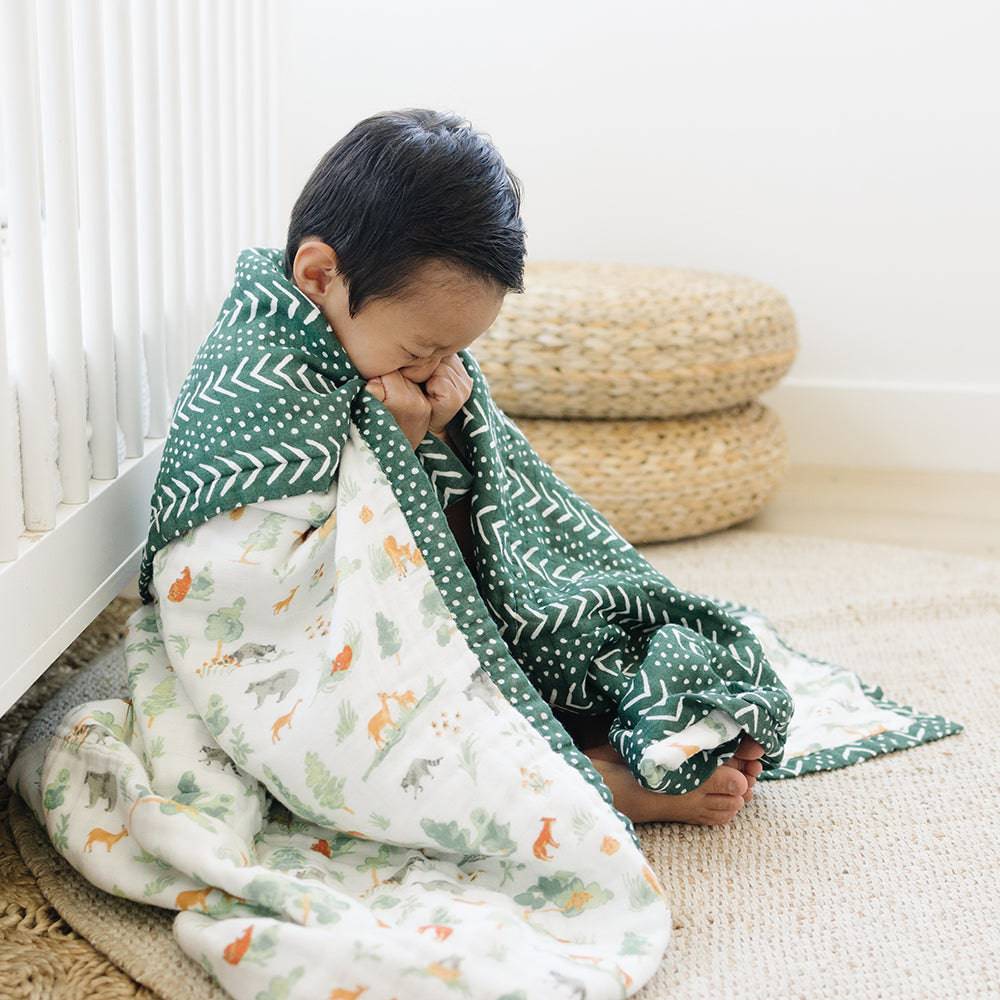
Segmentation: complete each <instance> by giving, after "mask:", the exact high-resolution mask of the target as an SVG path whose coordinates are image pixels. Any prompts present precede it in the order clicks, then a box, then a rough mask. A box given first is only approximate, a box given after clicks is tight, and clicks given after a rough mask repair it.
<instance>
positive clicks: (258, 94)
mask: <svg viewBox="0 0 1000 1000" xmlns="http://www.w3.org/2000/svg"><path fill="white" fill-rule="evenodd" d="M249 14H250V42H249V45H248V51H247V59H248V60H249V65H250V73H249V80H248V85H247V92H248V94H249V106H250V129H249V132H250V163H249V176H250V219H251V229H250V233H251V235H250V244H251V245H252V246H266V245H267V238H266V236H265V232H266V226H265V222H264V211H265V209H264V206H265V199H264V191H265V190H266V185H267V131H266V125H267V116H266V115H265V113H264V112H265V107H266V105H265V104H264V81H265V79H266V76H267V73H266V59H267V51H266V49H265V47H264V4H263V0H250V9H249Z"/></svg>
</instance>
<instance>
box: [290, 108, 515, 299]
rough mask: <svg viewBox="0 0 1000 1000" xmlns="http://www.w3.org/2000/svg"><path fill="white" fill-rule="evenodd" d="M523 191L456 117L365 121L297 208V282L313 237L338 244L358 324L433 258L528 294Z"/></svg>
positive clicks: (489, 147)
mask: <svg viewBox="0 0 1000 1000" xmlns="http://www.w3.org/2000/svg"><path fill="white" fill-rule="evenodd" d="M520 210H521V183H520V181H519V180H518V178H517V177H516V176H515V175H514V174H513V173H512V172H511V171H510V170H509V169H508V168H507V165H506V164H505V163H504V161H503V158H502V157H501V156H500V153H499V152H498V151H497V149H496V147H495V146H494V145H493V143H492V142H491V141H490V140H489V137H488V136H486V135H483V134H481V133H479V132H476V131H475V130H474V129H473V128H472V125H471V123H470V122H468V121H466V120H465V119H463V118H462V117H460V116H459V115H455V114H451V113H448V112H438V111H429V110H427V109H425V108H405V109H403V110H400V111H386V112H382V113H381V114H377V115H372V116H371V117H369V118H365V119H364V120H363V121H360V122H358V124H357V125H355V126H354V128H352V129H351V130H350V132H348V133H347V135H345V136H344V137H343V138H342V139H341V140H340V141H339V142H338V143H337V144H336V145H335V146H334V147H333V148H332V149H330V150H329V151H328V152H327V153H326V154H325V155H324V156H323V158H322V159H321V160H320V162H319V164H318V165H317V166H316V169H315V170H314V171H313V173H312V176H311V177H310V178H309V180H308V181H307V182H306V185H305V187H304V188H303V189H302V193H301V194H300V195H299V197H298V199H297V200H296V202H295V206H294V207H293V209H292V216H291V221H290V223H289V226H288V240H287V242H286V245H285V260H284V269H285V275H286V277H288V278H289V279H290V278H291V277H292V264H293V262H294V260H295V254H296V252H297V251H298V248H299V245H300V244H301V243H302V241H303V240H304V239H305V238H306V237H310V236H312V237H316V238H318V239H321V240H322V241H323V242H324V243H327V244H329V246H331V247H332V248H333V249H334V251H335V252H336V254H337V270H338V273H340V274H341V275H343V276H344V278H345V280H346V281H347V285H348V288H349V296H348V308H349V311H350V315H351V316H352V317H353V316H355V315H356V314H357V313H358V312H359V311H360V309H361V307H362V305H363V304H364V303H365V301H367V300H368V299H373V298H383V297H388V296H392V295H396V294H399V293H403V292H405V290H406V286H407V285H408V283H409V281H410V279H411V277H412V275H413V272H414V271H415V270H416V269H417V268H418V267H419V266H420V265H421V264H422V263H424V262H426V261H427V260H429V259H436V260H443V261H445V262H447V263H449V264H452V265H457V266H459V267H460V268H461V269H462V270H463V271H464V272H465V273H466V274H468V275H469V276H470V277H474V278H478V279H480V280H482V281H484V282H486V283H487V284H493V285H495V286H498V290H500V291H515V292H523V291H524V256H525V246H524V238H525V230H524V225H523V223H522V221H521V217H520Z"/></svg>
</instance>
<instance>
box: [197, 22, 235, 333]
mask: <svg viewBox="0 0 1000 1000" xmlns="http://www.w3.org/2000/svg"><path fill="white" fill-rule="evenodd" d="M198 15H199V20H198V29H199V30H198V42H199V45H198V56H199V60H200V65H201V73H200V75H201V99H202V104H201V148H200V150H199V159H200V161H201V165H202V171H203V173H202V185H203V187H204V192H205V205H204V207H205V274H206V289H205V293H206V313H205V321H204V323H203V324H202V325H201V326H200V327H199V329H198V333H197V334H196V340H195V347H197V346H198V344H200V343H201V340H202V339H203V337H204V335H205V334H206V333H207V332H208V330H209V328H210V327H211V324H212V323H214V322H215V317H216V314H217V313H218V311H219V304H220V303H221V302H222V300H223V298H224V296H225V294H226V291H227V290H228V286H227V284H226V274H225V271H224V270H223V249H222V244H223V234H222V174H221V168H220V165H219V153H220V150H221V146H222V144H221V142H220V138H219V117H220V116H219V110H220V109H219V59H218V51H219V48H218V34H219V31H218V28H219V22H218V17H217V11H216V9H215V4H211V3H199V4H198Z"/></svg>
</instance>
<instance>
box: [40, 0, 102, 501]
mask: <svg viewBox="0 0 1000 1000" xmlns="http://www.w3.org/2000/svg"><path fill="white" fill-rule="evenodd" d="M37 11H38V55H39V59H38V69H39V78H40V79H39V82H40V97H41V117H42V143H43V149H44V153H43V156H42V161H43V170H44V173H43V177H44V183H45V234H46V239H45V241H44V254H45V272H46V274H48V275H49V276H50V279H51V280H49V281H48V282H47V283H46V292H47V294H46V301H45V311H46V316H47V318H48V336H49V351H50V354H51V366H52V377H53V380H54V382H55V391H56V414H57V417H58V423H59V459H58V460H59V475H60V478H61V480H62V501H63V503H86V502H87V500H88V499H89V498H90V454H89V452H88V448H87V386H86V378H85V372H84V367H83V364H84V362H83V328H82V323H81V318H80V262H79V245H78V241H79V231H78V228H77V226H78V221H77V204H76V202H77V194H76V176H77V175H76V154H75V150H74V139H75V135H74V124H73V85H72V79H71V69H72V65H73V63H72V54H71V51H72V50H71V48H70V32H69V20H68V18H67V17H66V16H65V8H64V5H63V4H62V3H61V2H60V0H41V2H39V3H38V5H37Z"/></svg>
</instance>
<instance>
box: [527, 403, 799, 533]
mask: <svg viewBox="0 0 1000 1000" xmlns="http://www.w3.org/2000/svg"><path fill="white" fill-rule="evenodd" d="M513 419H514V420H515V423H516V424H517V426H518V427H519V428H520V429H521V431H522V433H523V434H524V436H525V437H526V438H527V439H528V440H529V441H530V442H531V444H532V445H533V446H534V448H535V449H536V450H537V451H538V453H539V455H541V456H542V458H543V459H544V460H545V461H546V462H548V463H549V465H551V466H552V469H553V471H554V472H555V473H556V475H557V476H559V478H560V479H562V480H563V481H564V482H566V483H567V484H568V485H569V486H571V487H572V488H573V489H574V490H576V492H577V493H579V494H580V496H582V497H583V498H584V499H585V500H587V501H588V502H589V503H590V504H591V505H592V506H594V507H596V508H597V509H598V510H599V511H600V512H601V513H602V514H603V515H604V516H605V517H606V518H607V519H608V520H609V521H610V522H611V524H612V525H613V526H614V527H615V528H616V529H617V530H618V531H619V532H620V533H621V534H622V535H624V537H625V538H627V539H628V540H629V541H630V542H632V543H633V544H637V543H640V542H654V541H670V540H672V539H676V538H687V537H689V536H692V535H702V534H705V533H707V532H710V531H717V530H719V529H720V528H728V527H730V526H731V525H734V524H738V523H739V522H740V521H745V520H746V519H747V518H749V517H753V515H754V514H756V513H757V511H758V510H760V508H761V506H762V505H763V504H764V502H765V500H766V499H767V498H768V496H770V494H771V493H772V491H773V490H774V489H775V487H776V486H777V485H778V484H779V483H780V482H781V479H782V477H783V476H784V473H785V470H786V468H787V465H788V445H787V440H786V438H785V433H784V430H783V429H782V426H781V422H780V420H779V419H778V417H777V415H776V414H775V413H774V412H773V411H772V410H770V409H768V408H767V407H766V406H764V405H762V404H761V403H744V404H742V405H740V406H733V407H729V408H728V409H725V410H720V411H718V412H715V413H707V414H700V415H696V416H690V417H677V418H675V419H673V420H533V419H526V418H524V417H517V418H513Z"/></svg>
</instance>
